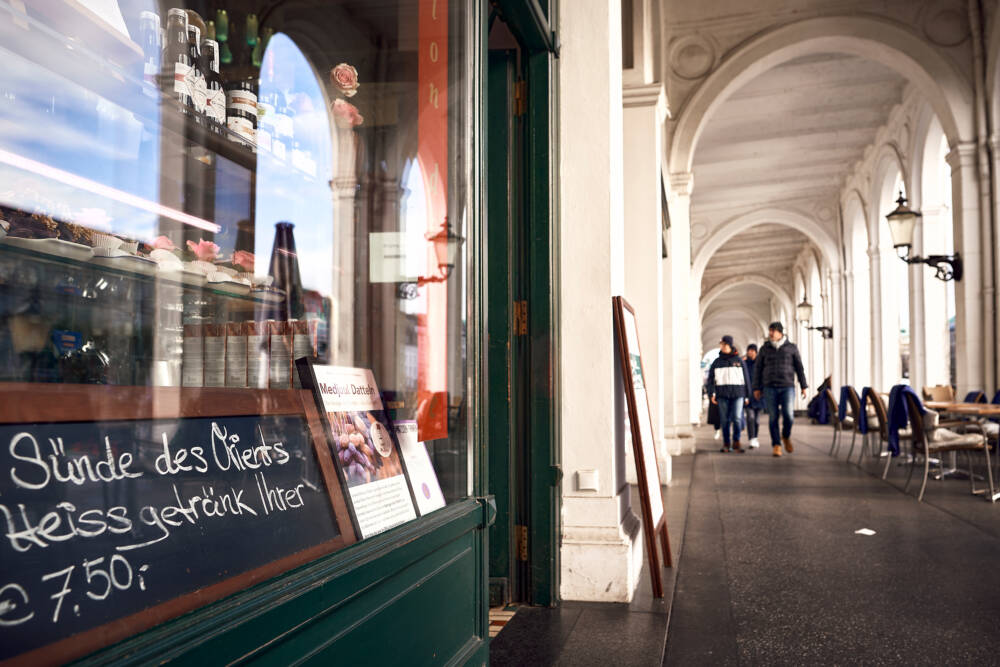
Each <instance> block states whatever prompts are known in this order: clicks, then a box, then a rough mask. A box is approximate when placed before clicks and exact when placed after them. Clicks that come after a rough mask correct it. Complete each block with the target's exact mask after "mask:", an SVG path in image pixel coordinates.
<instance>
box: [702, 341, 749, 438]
mask: <svg viewBox="0 0 1000 667" xmlns="http://www.w3.org/2000/svg"><path fill="white" fill-rule="evenodd" d="M706 387H707V389H708V400H709V401H711V402H712V403H713V404H718V406H719V419H720V421H721V423H722V449H721V450H720V451H723V452H732V451H736V452H742V451H743V448H742V447H740V431H741V430H742V429H741V426H740V422H741V421H742V420H743V403H744V401H746V400H747V397H748V396H749V395H750V375H749V374H748V373H747V367H746V366H745V365H743V360H742V359H740V355H739V353H738V352H737V351H736V349H735V347H734V345H733V337H732V336H729V335H726V336H723V337H722V340H721V341H720V342H719V357H718V358H717V359H716V360H715V361H713V362H712V366H711V368H709V369H708V383H707V385H706Z"/></svg>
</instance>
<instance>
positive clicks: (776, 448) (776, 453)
mask: <svg viewBox="0 0 1000 667" xmlns="http://www.w3.org/2000/svg"><path fill="white" fill-rule="evenodd" d="M773 450H774V456H781V445H775V446H774V447H773Z"/></svg>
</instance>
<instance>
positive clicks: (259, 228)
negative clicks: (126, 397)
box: [0, 0, 472, 500]
mask: <svg viewBox="0 0 1000 667" xmlns="http://www.w3.org/2000/svg"><path fill="white" fill-rule="evenodd" d="M19 4H20V3H14V4H13V5H12V4H10V3H7V2H2V1H0V58H2V61H3V63H4V75H3V77H2V78H0V222H2V224H0V237H3V238H0V369H2V370H0V380H2V381H3V382H18V383H33V382H61V383H93V384H116V385H125V386H136V387H141V386H153V387H189V388H198V387H224V388H227V389H232V390H243V389H269V390H276V389H286V388H289V387H291V386H292V385H293V384H294V381H295V377H294V373H293V372H292V371H291V368H290V366H289V367H288V368H286V369H285V370H283V371H281V372H276V371H275V364H274V361H273V359H274V356H273V355H271V356H269V357H267V358H266V359H265V358H263V357H259V358H255V356H254V352H253V350H254V349H255V348H254V344H255V343H254V342H252V341H254V340H256V341H257V343H256V344H257V345H259V344H260V340H261V337H267V336H272V335H273V336H277V337H278V338H277V339H276V341H277V342H275V343H274V344H281V345H288V346H290V348H292V349H289V350H288V351H287V356H288V357H294V356H297V355H300V354H301V355H308V356H312V357H313V358H314V359H315V360H316V361H317V362H319V363H330V364H337V365H343V366H356V367H363V368H370V369H372V371H373V372H374V374H375V377H376V379H377V381H378V385H379V387H380V388H381V389H383V390H384V391H385V393H386V402H387V405H389V406H390V410H392V411H393V413H392V416H393V418H394V419H399V420H416V422H417V424H418V429H419V435H420V438H421V440H423V441H426V442H427V443H428V449H429V451H430V454H431V458H432V460H433V461H434V463H435V466H436V468H437V471H438V474H439V476H440V478H441V485H442V488H443V490H444V494H445V496H446V497H447V498H448V499H449V500H451V499H454V498H458V497H462V496H464V495H466V493H467V489H468V481H469V474H468V468H467V464H468V456H467V434H466V420H467V416H466V414H465V412H464V406H465V400H464V399H465V391H466V360H465V340H464V332H465V326H466V313H465V303H466V285H465V283H464V280H465V271H464V269H463V266H464V265H463V263H462V261H463V260H462V259H461V258H460V259H459V263H458V265H457V266H456V267H455V268H454V269H451V270H448V271H445V270H443V269H442V267H441V266H440V265H439V260H438V258H437V257H436V255H435V249H434V243H433V242H432V241H431V240H430V239H431V237H433V236H434V235H436V234H439V233H440V232H441V231H442V229H445V226H446V225H448V221H451V226H452V228H453V229H454V230H455V231H456V232H457V233H459V234H461V235H463V236H464V235H466V234H467V232H466V231H463V229H464V227H465V221H466V211H465V202H464V201H463V199H462V198H463V196H464V194H463V190H462V188H463V186H464V181H463V179H464V178H465V176H464V174H465V173H466V170H467V169H468V168H469V165H466V164H464V163H463V162H462V161H461V160H462V159H464V157H465V156H459V155H457V154H456V149H455V147H456V146H461V145H463V142H464V141H465V140H466V139H465V138H464V136H463V133H464V132H465V130H464V127H463V126H462V123H464V122H466V121H465V120H464V119H466V118H470V117H472V114H470V113H467V111H468V110H467V109H465V107H464V106H463V105H465V104H466V103H467V102H466V96H465V95H464V93H463V90H464V89H462V88H460V87H459V88H456V85H457V84H456V81H457V80H458V78H459V77H458V73H457V70H455V69H449V63H450V62H452V61H453V60H454V59H455V58H458V57H464V56H463V55H462V54H463V53H464V52H463V51H462V42H461V41H460V40H459V39H458V36H457V31H456V30H454V29H453V30H451V31H449V28H448V25H449V17H450V15H451V14H454V13H461V12H463V11H464V9H463V8H462V7H458V6H451V5H455V4H456V3H447V2H441V1H439V2H436V3H433V2H422V1H418V0H403V1H400V2H394V3H388V4H385V3H381V5H380V6H379V7H372V6H371V5H370V3H365V2H360V1H356V0H350V1H348V0H345V1H341V2H331V3H326V4H325V5H324V8H323V11H321V12H320V11H308V12H306V11H304V10H303V11H302V12H299V10H298V9H295V8H294V7H291V6H290V5H288V4H287V3H278V5H277V6H276V5H275V3H260V2H253V1H248V0H241V1H234V2H229V3H220V2H214V1H209V0H199V1H192V2H190V3H188V4H187V6H184V7H179V8H178V9H181V10H185V11H184V15H185V20H187V21H189V25H195V26H196V27H197V28H198V30H197V31H195V33H194V34H195V35H196V36H200V38H202V39H204V38H208V39H211V38H212V36H213V35H214V41H215V42H216V46H215V47H212V46H211V44H208V45H206V44H205V43H202V42H198V49H199V50H200V49H202V48H204V49H207V50H206V51H205V53H213V49H217V50H218V54H219V63H218V69H219V73H220V76H221V79H222V85H223V86H224V87H225V88H226V89H231V88H232V86H233V85H234V84H238V83H240V82H242V83H243V84H245V86H246V90H247V91H250V92H253V94H254V95H255V96H256V101H255V102H253V104H252V106H251V107H250V109H251V110H252V111H253V113H250V112H245V113H246V115H245V116H241V117H240V119H241V122H243V123H244V124H243V125H239V124H237V126H235V127H237V129H239V133H235V132H233V131H231V130H232V128H233V127H234V126H233V125H231V124H229V123H228V119H227V123H226V125H222V124H221V123H219V124H213V122H212V121H211V120H210V118H211V117H210V115H209V114H208V113H207V112H206V111H205V110H204V109H203V110H202V111H200V112H196V113H192V112H191V109H190V108H188V107H186V106H185V105H184V104H181V103H180V102H179V100H178V98H177V96H176V95H174V92H176V91H175V89H174V86H175V85H176V82H177V81H178V79H177V78H176V77H177V74H178V72H181V70H179V69H176V63H174V62H170V58H169V57H168V56H170V52H169V49H166V50H164V51H160V49H161V47H166V46H167V45H166V42H165V40H164V39H163V34H162V33H161V34H160V35H159V40H157V34H156V33H157V31H156V30H154V29H153V28H151V26H154V25H157V24H158V25H159V26H160V28H166V26H167V16H168V10H170V9H171V8H172V7H173V6H174V3H169V4H162V3H158V2H153V1H151V0H118V1H117V2H115V1H112V2H101V3H83V4H85V5H87V6H88V7H89V8H90V9H88V10H87V11H86V12H85V11H83V10H82V9H81V7H82V6H83V5H82V4H80V3H64V2H62V1H61V0H53V1H52V2H40V3H25V6H26V9H24V10H23V11H22V10H20V9H18V8H17V7H15V5H19ZM178 4H180V3H178ZM293 9H294V11H293ZM144 12H148V13H151V14H144ZM451 25H461V21H459V22H457V23H454V22H453V23H452V24H451ZM188 34H189V35H190V34H191V33H190V32H188ZM196 42H197V39H196ZM251 42H253V43H251ZM203 64H204V68H207V69H212V67H213V65H211V64H205V63H203ZM203 74H204V72H203ZM180 79H181V80H184V81H186V79H185V76H181V77H180ZM206 85H207V84H206ZM462 85H463V86H464V85H466V84H465V83H464V82H463V83H462ZM203 103H204V102H203ZM228 111H229V109H228V105H227V112H228ZM227 128H228V129H227ZM428 279H429V280H428ZM401 285H407V286H410V287H412V289H409V288H408V289H407V290H401V289H400V287H401ZM404 294H405V295H404ZM411 296H412V297H414V298H409V297H411ZM254 337H256V339H255V338H254ZM285 337H287V338H285ZM296 341H299V343H298V344H299V347H295V345H296V344H297V343H296ZM268 344H271V343H268ZM241 346H242V347H241ZM234 349H235V350H237V351H238V350H240V349H247V350H249V351H248V352H247V353H245V354H244V357H243V358H244V359H245V360H246V362H245V363H246V366H247V367H246V368H244V369H242V370H241V369H238V368H237V369H235V370H234V366H233V363H234V359H235V357H233V352H232V351H233V350H234ZM220 355H222V356H221V357H220ZM237 356H238V355H237Z"/></svg>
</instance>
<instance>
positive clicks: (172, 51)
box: [163, 7, 195, 113]
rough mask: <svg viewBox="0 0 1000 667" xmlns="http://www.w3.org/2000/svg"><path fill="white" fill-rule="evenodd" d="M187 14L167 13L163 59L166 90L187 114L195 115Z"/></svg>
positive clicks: (178, 12) (172, 10)
mask: <svg viewBox="0 0 1000 667" xmlns="http://www.w3.org/2000/svg"><path fill="white" fill-rule="evenodd" d="M187 34H188V20H187V12H185V11H184V10H183V9H178V8H176V7H175V8H173V9H171V10H170V11H168V12H167V39H166V46H165V51H164V54H165V55H164V57H163V64H164V68H163V69H164V72H163V74H164V76H163V82H164V86H163V87H164V89H165V91H166V92H167V93H168V94H169V95H170V96H171V97H173V98H174V99H176V100H177V101H178V102H180V105H181V108H182V109H184V110H185V111H186V112H187V113H194V111H195V107H194V98H193V96H192V90H191V83H192V81H193V79H192V76H191V54H190V50H189V48H188V36H187Z"/></svg>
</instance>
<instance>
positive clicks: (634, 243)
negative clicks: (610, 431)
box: [622, 83, 671, 483]
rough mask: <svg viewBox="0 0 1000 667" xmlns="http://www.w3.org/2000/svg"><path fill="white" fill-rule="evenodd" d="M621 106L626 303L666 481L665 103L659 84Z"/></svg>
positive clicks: (626, 95) (626, 94)
mask: <svg viewBox="0 0 1000 667" xmlns="http://www.w3.org/2000/svg"><path fill="white" fill-rule="evenodd" d="M622 101H623V104H624V110H623V120H624V124H625V125H624V158H625V159H624V172H625V179H624V180H625V189H624V193H625V257H626V262H625V298H626V299H627V300H628V301H629V303H630V304H631V305H632V307H633V308H635V311H636V319H637V321H638V324H639V341H640V345H641V346H642V363H643V366H644V368H645V371H646V391H647V393H648V396H649V412H650V416H651V418H652V421H653V433H656V434H658V436H659V438H660V439H659V440H658V441H657V442H656V443H655V446H656V458H657V461H658V463H659V467H660V480H661V481H662V482H664V483H667V482H669V481H670V474H671V471H670V455H669V454H668V453H667V451H666V446H665V444H664V442H663V439H662V438H663V401H662V400H660V396H661V389H660V388H661V387H662V386H663V362H662V359H663V214H662V207H661V204H660V197H661V195H660V192H661V187H662V186H661V165H660V162H661V157H660V156H661V152H660V145H661V143H662V128H663V121H664V120H665V119H666V116H667V98H666V94H665V93H664V90H663V85H662V84H658V83H654V84H650V85H640V86H628V87H626V88H625V89H624V90H623V91H622ZM625 456H626V459H628V462H627V464H626V467H625V470H626V472H627V473H628V479H629V482H630V483H637V482H636V479H635V463H634V461H632V450H631V448H630V447H626V448H625Z"/></svg>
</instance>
